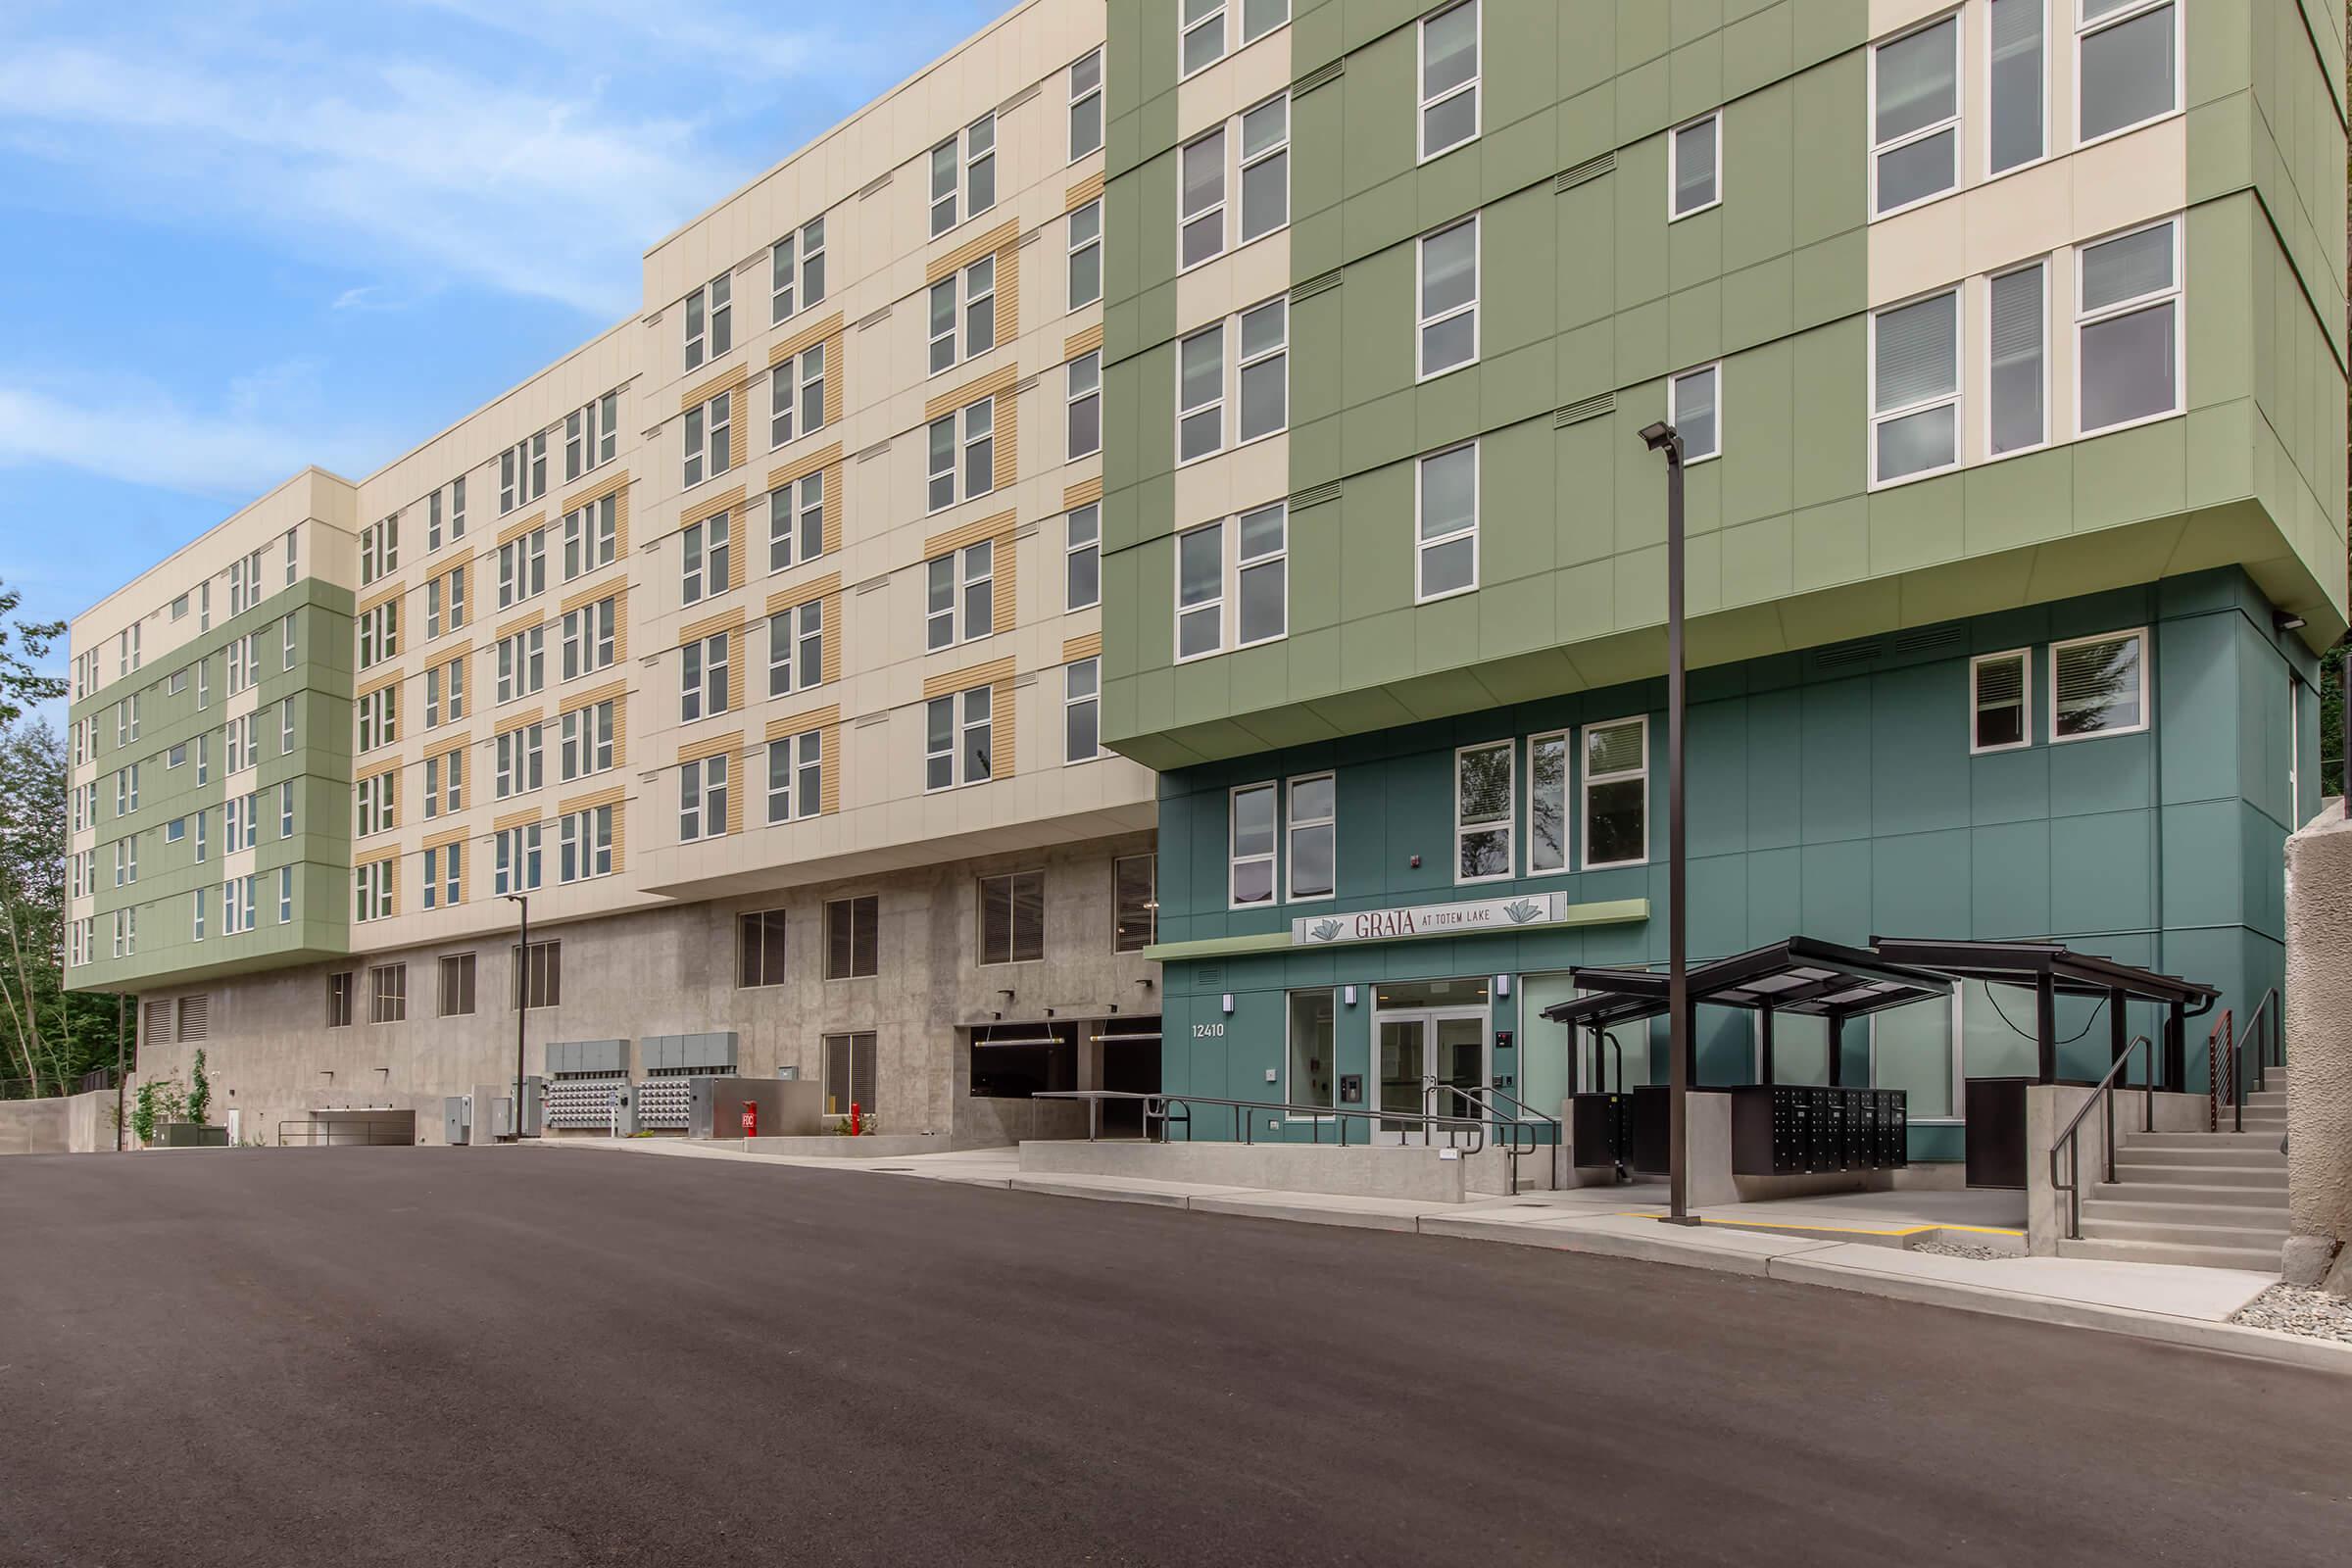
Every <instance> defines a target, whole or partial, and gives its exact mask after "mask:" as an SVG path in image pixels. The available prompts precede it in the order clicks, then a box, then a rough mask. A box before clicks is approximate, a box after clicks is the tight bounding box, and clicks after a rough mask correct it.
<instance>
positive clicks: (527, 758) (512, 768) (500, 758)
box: [490, 724, 547, 801]
mask: <svg viewBox="0 0 2352 1568" xmlns="http://www.w3.org/2000/svg"><path fill="white" fill-rule="evenodd" d="M546 736H547V726H546V725H544V724H523V725H519V726H517V727H516V728H515V729H510V730H505V731H502V732H501V733H500V734H499V736H498V739H497V741H496V743H495V746H494V755H495V757H496V760H497V766H496V770H495V771H494V773H493V774H492V776H491V783H490V790H491V798H492V799H494V800H501V801H503V800H506V799H508V798H509V797H511V796H515V795H521V794H524V793H526V792H527V791H530V790H535V789H537V788H539V786H540V785H542V784H544V783H545V782H547V779H546V773H545V768H544V766H543V764H544V762H545V760H546V751H545V747H544V745H543V743H544V741H545V739H546Z"/></svg>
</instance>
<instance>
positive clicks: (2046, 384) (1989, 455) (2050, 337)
mask: <svg viewBox="0 0 2352 1568" xmlns="http://www.w3.org/2000/svg"><path fill="white" fill-rule="evenodd" d="M2018 167H2019V168H2020V169H2023V168H2026V167H2028V166H2026V165H2023V164H2021V165H2019V166H2018ZM2010 172H2012V173H2014V172H2016V171H2015V170H2012V171H2010ZM2027 272H2039V273H2040V274H2041V437H2040V439H2038V440H2035V441H2030V442H2028V443H2026V444H2025V445H2024V446H2017V447H2011V448H2010V449H2009V450H2008V451H2006V452H1995V451H1993V450H1992V429H1993V426H1992V419H1993V413H1992V402H1993V392H1992V370H1993V366H1992V322H1993V315H1992V286H1993V284H1995V283H1997V282H1999V281H2000V280H2001V279H2003V278H2008V277H2017V276H2021V275H2023V274H2024V273H2027ZM2057 278H2058V270H2057V269H2056V268H2055V267H2053V266H2052V265H2051V262H2050V258H2049V257H2047V256H2036V257H2034V259H2033V260H2032V261H2030V262H2021V263H2019V264H2018V265H2017V266H2015V267H2004V268H2002V269H2000V270H1998V271H1993V272H1987V273H1985V330H1984V331H1982V332H1980V333H1979V334H1977V341H1978V342H1979V343H1980V344H1981V345H1983V349H1984V353H1983V355H1982V356H1981V358H1980V360H1979V364H1978V369H1979V371H1980V372H1981V373H1982V375H1983V377H1984V380H1983V382H1982V385H1983V386H1984V388H1985V396H1984V397H1982V398H1980V399H1979V400H1978V401H1979V402H1980V403H1982V404H1983V405H1984V412H1983V423H1984V430H1983V432H1982V434H1983V439H1984V446H1983V451H1984V454H1985V455H1984V458H1983V459H1982V460H1981V461H1983V462H1985V463H2006V462H2007V461H2009V460H2010V459H2011V458H2022V457H2024V456H2025V455H2026V454H2027V453H2029V452H2039V451H2041V450H2043V449H2044V448H2046V447H2048V446H2049V445H2050V444H2051V443H2052V442H2053V441H2054V440H2055V439H2056V435H2055V426H2056V423H2057V421H2056V419H2054V418H2053V417H2052V412H2053V411H2052V408H2051V404H2052V402H2053V401H2054V400H2053V398H2052V396H2051V393H2052V390H2053V389H2052V387H2051V385H2050V381H2051V370H2052V368H2053V367H2052V364H2051V362H2052V360H2053V359H2054V358H2055V357H2056V356H2055V354H2054V352H2053V351H2054V348H2055V340H2054V334H2052V332H2051V331H2050V316H2051V306H2052V305H2053V303H2054V297H2053V294H2052V286H2053V285H2054V284H2055V283H2056V282H2057ZM2178 353H2179V348H2178V344H2176V346H2175V354H2176V356H2178Z"/></svg>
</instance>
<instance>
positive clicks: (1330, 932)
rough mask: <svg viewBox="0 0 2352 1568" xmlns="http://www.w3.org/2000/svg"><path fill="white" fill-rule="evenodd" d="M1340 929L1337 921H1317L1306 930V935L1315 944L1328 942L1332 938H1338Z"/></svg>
mask: <svg viewBox="0 0 2352 1568" xmlns="http://www.w3.org/2000/svg"><path fill="white" fill-rule="evenodd" d="M1342 929H1343V927H1342V926H1341V925H1340V922H1339V921H1337V920H1317V921H1316V922H1315V923H1314V924H1313V925H1310V926H1308V927H1307V928H1306V934H1307V935H1308V936H1311V937H1313V938H1314V939H1315V940H1316V941H1317V942H1329V941H1330V940H1331V939H1332V938H1333V937H1336V936H1338V935H1339V934H1340V932H1341V930H1342Z"/></svg>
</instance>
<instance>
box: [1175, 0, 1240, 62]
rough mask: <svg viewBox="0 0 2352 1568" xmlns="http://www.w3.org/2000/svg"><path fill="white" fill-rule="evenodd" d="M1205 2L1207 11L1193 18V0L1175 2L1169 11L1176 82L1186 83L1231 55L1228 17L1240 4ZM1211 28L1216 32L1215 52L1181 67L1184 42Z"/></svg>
mask: <svg viewBox="0 0 2352 1568" xmlns="http://www.w3.org/2000/svg"><path fill="white" fill-rule="evenodd" d="M1205 3H1206V4H1207V6H1208V7H1209V9H1207V10H1205V11H1202V12H1201V13H1200V14H1199V15H1197V16H1196V15H1194V14H1193V4H1194V0H1177V4H1176V5H1175V6H1173V7H1172V8H1171V9H1172V11H1173V13H1174V15H1175V19H1176V79H1177V80H1178V81H1189V80H1190V79H1192V78H1193V77H1195V76H1198V75H1199V74H1201V73H1202V72H1203V71H1206V70H1208V69H1209V68H1210V67H1211V66H1214V65H1215V64H1216V63H1217V62H1218V61H1220V60H1223V59H1224V58H1225V57H1226V56H1227V55H1229V54H1231V53H1233V33H1232V30H1231V17H1232V15H1233V8H1234V7H1235V6H1236V5H1238V4H1239V3H1240V0H1205ZM1211 27H1214V28H1216V29H1217V52H1216V53H1215V54H1213V55H1211V56H1209V57H1208V58H1207V59H1206V60H1203V61H1201V63H1200V64H1199V65H1197V66H1190V67H1188V66H1187V65H1186V64H1185V58H1186V51H1185V44H1186V42H1187V40H1189V39H1190V38H1192V37H1193V35H1194V34H1196V33H1201V32H1205V31H1207V30H1208V29H1209V28H1211Z"/></svg>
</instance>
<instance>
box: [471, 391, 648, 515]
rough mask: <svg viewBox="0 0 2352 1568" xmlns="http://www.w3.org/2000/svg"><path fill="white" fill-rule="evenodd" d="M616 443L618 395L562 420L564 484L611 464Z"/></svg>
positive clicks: (590, 403) (597, 400) (612, 394)
mask: <svg viewBox="0 0 2352 1568" xmlns="http://www.w3.org/2000/svg"><path fill="white" fill-rule="evenodd" d="M619 442H620V393H619V392H618V391H613V392H607V393H606V394H605V395H604V396H603V397H600V398H592V399H590V400H589V401H588V403H586V404H585V405H584V406H582V407H580V408H576V409H574V410H572V411H571V412H570V413H569V414H566V415H565V416H564V483H565V484H569V483H571V482H572V481H573V480H575V479H577V478H579V477H580V476H581V475H582V474H587V473H593V472H594V471H595V470H597V469H598V468H601V467H603V466H605V465H606V464H608V463H611V462H612V461H613V458H614V457H615V456H616V455H617V454H618V451H619ZM440 501H441V497H440V492H438V491H435V492H434V494H433V514H434V521H435V524H436V526H437V525H438V522H439V519H440Z"/></svg>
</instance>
